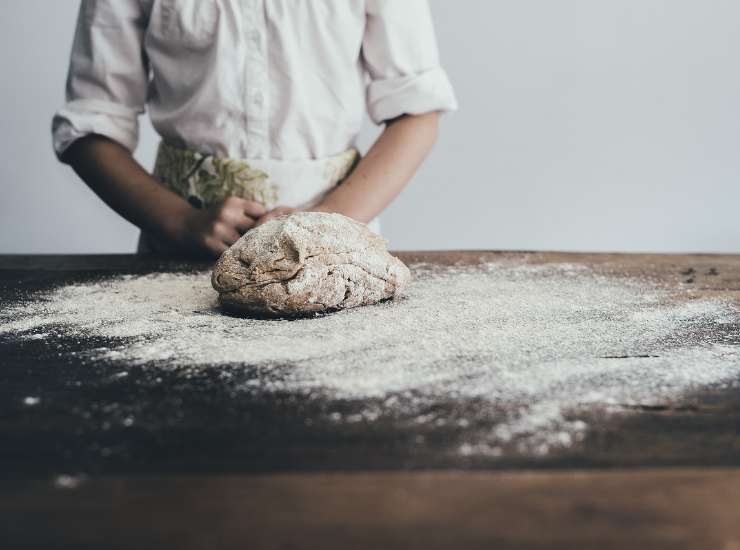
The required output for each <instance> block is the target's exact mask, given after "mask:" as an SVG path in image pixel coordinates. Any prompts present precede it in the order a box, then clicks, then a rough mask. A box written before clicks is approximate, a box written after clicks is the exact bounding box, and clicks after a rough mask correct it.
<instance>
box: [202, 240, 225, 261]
mask: <svg viewBox="0 0 740 550" xmlns="http://www.w3.org/2000/svg"><path fill="white" fill-rule="evenodd" d="M205 246H206V249H207V251H208V254H209V255H210V256H212V257H213V258H220V257H221V254H223V253H224V252H226V251H227V250H228V249H229V247H228V246H227V245H226V243H224V242H223V241H221V240H219V239H216V238H213V237H211V238H208V239H206V241H205Z"/></svg>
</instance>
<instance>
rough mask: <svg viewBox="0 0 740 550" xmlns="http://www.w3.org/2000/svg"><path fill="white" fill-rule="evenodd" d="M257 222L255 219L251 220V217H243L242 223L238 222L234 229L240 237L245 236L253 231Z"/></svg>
mask: <svg viewBox="0 0 740 550" xmlns="http://www.w3.org/2000/svg"><path fill="white" fill-rule="evenodd" d="M256 222H257V220H255V219H254V218H250V217H249V216H243V217H242V219H241V220H240V221H238V222H237V223H236V224H234V227H235V228H236V230H237V231H238V232H239V234H240V235H244V233H246V232H247V231H249V230H250V229H252V228H253V227H254V226H255V223H256Z"/></svg>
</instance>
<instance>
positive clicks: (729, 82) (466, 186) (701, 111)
mask: <svg viewBox="0 0 740 550" xmlns="http://www.w3.org/2000/svg"><path fill="white" fill-rule="evenodd" d="M122 1H123V0H122ZM267 1H269V0H267ZM394 1H403V0H394ZM431 4H432V8H433V11H434V13H435V18H436V24H437V32H438V37H439V43H440V49H441V53H442V58H443V62H444V65H445V67H446V68H447V70H448V72H449V73H450V76H451V78H452V81H453V83H454V85H455V88H456V91H457V94H458V96H459V100H460V104H461V110H460V111H459V112H458V113H456V114H454V115H451V116H448V117H446V118H445V119H444V122H443V127H442V133H441V137H440V140H439V143H438V145H437V147H436V149H435V151H434V153H433V155H432V157H431V158H430V159H429V161H428V163H427V164H426V165H425V166H424V168H423V169H422V170H421V172H420V173H419V174H418V176H417V177H416V178H415V179H414V181H413V182H412V184H411V185H410V187H409V188H408V189H407V191H405V192H404V194H403V195H402V196H401V197H400V199H399V200H398V201H397V202H396V203H395V204H394V205H393V206H392V207H391V208H390V209H389V210H388V211H387V213H386V214H385V215H384V216H383V218H382V219H383V223H384V232H385V234H386V236H387V237H388V238H389V239H390V241H391V245H392V246H393V247H394V248H395V249H469V248H478V249H543V250H544V249H560V250H615V251H616V250H621V251H726V252H735V251H737V250H738V249H740V219H738V216H737V214H736V211H737V206H738V199H740V188H739V187H738V183H739V182H740V179H739V177H738V176H740V155H739V153H740V32H738V21H740V2H738V1H737V0H558V1H557V2H553V1H552V0H455V1H453V0H431ZM77 8H78V1H77V0H23V1H14V2H11V1H5V2H2V4H0V51H1V52H2V53H0V74H2V86H1V87H0V109H1V111H0V112H1V114H2V124H1V126H0V141H1V142H2V143H1V145H2V160H1V161H0V175H1V176H2V180H1V181H2V195H1V198H0V253H15V252H18V253H42V252H43V253H46V252H51V253H72V252H130V251H132V250H133V249H134V243H135V241H136V237H137V234H138V232H137V230H136V228H134V227H132V226H131V225H129V224H128V223H126V222H125V221H123V220H121V219H120V218H119V217H118V216H117V215H116V214H114V213H113V212H112V211H110V210H109V209H108V208H107V207H106V206H105V205H104V204H102V203H101V202H100V201H99V200H98V199H97V198H96V197H95V196H94V195H93V194H92V192H90V191H89V190H88V189H87V188H86V187H85V185H84V184H82V183H81V182H79V181H78V180H77V179H76V177H75V176H74V174H73V173H72V172H71V170H70V169H69V168H67V167H65V166H62V165H60V164H58V163H57V161H56V159H55V157H54V155H53V153H52V149H51V144H50V143H51V139H50V132H49V127H50V121H51V117H52V114H53V112H54V111H55V110H56V109H57V108H58V107H59V106H60V105H61V104H62V102H63V91H64V81H65V75H66V71H67V63H68V55H69V47H70V44H71V40H72V33H73V29H74V22H75V18H76V12H77ZM143 129H144V130H143V135H142V139H141V143H140V146H139V149H138V150H137V153H136V155H137V157H138V158H139V160H141V161H142V162H143V163H144V164H145V165H146V166H151V165H152V161H153V156H154V148H155V145H156V142H157V138H156V136H155V135H154V133H153V131H152V130H151V127H150V126H149V125H148V123H144V124H143ZM374 132H375V130H374V129H373V128H368V130H367V132H366V134H365V135H364V136H363V139H362V142H363V143H365V144H367V143H368V142H369V141H370V140H371V139H372V137H373V135H374Z"/></svg>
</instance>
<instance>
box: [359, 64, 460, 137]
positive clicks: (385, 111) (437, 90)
mask: <svg viewBox="0 0 740 550" xmlns="http://www.w3.org/2000/svg"><path fill="white" fill-rule="evenodd" d="M367 110H368V113H369V114H370V118H371V119H372V120H373V122H375V123H376V124H381V123H383V122H385V121H386V120H391V119H393V118H397V117H399V116H401V115H421V114H425V113H431V112H434V111H442V112H449V111H455V110H457V99H455V92H454V90H453V89H452V84H451V83H450V79H449V78H448V77H447V73H446V72H445V71H444V69H442V68H441V67H435V68H433V69H429V70H426V71H424V72H422V73H419V74H415V75H411V76H399V77H395V78H389V79H383V80H374V81H372V82H371V83H370V85H369V86H368V89H367Z"/></svg>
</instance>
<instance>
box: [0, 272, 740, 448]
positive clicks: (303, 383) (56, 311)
mask: <svg viewBox="0 0 740 550" xmlns="http://www.w3.org/2000/svg"><path fill="white" fill-rule="evenodd" d="M412 271H413V273H414V276H415V281H414V282H413V283H412V285H411V286H410V288H409V291H408V295H407V297H406V298H404V299H402V300H400V301H395V302H388V303H384V304H381V305H378V306H374V307H367V308H361V309H356V310H350V311H345V312H341V313H338V314H334V315H329V316H323V317H317V318H312V319H303V320H295V321H275V320H251V319H243V318H236V317H230V316H225V315H223V314H222V313H221V312H220V311H219V310H218V308H217V306H216V293H215V292H214V291H213V289H212V288H211V286H210V282H209V274H208V273H193V274H154V275H147V276H123V277H116V278H111V279H106V280H102V281H98V282H91V283H79V284H74V285H70V286H66V287H62V288H58V289H55V290H53V291H50V292H47V293H43V294H40V295H35V296H33V297H31V299H29V300H27V301H26V302H24V303H22V304H20V305H17V306H14V307H11V308H8V309H6V310H5V311H4V312H3V313H0V334H2V333H5V334H13V335H17V336H19V337H22V338H29V339H46V338H53V337H54V335H64V336H72V337H76V338H86V337H96V338H103V339H105V340H106V341H107V342H110V344H109V345H107V346H105V347H102V348H97V349H95V350H93V351H90V352H89V355H88V358H89V359H95V360H100V359H105V360H109V361H114V362H121V364H123V365H131V364H136V365H148V366H150V368H163V369H164V368H180V369H183V372H187V371H188V370H190V369H202V368H209V367H212V366H221V367H225V366H228V365H244V364H249V365H254V366H255V367H257V373H258V374H257V375H256V376H255V377H254V379H252V380H250V381H248V382H247V383H245V384H243V386H242V387H241V388H240V390H239V391H241V392H244V395H245V398H249V395H250V394H255V393H289V394H290V393H294V394H296V395H301V396H304V397H306V396H308V397H309V398H312V399H321V400H325V401H327V402H332V401H339V400H350V401H352V400H356V401H367V403H369V404H368V405H367V407H366V408H365V409H364V410H363V411H362V413H360V414H353V415H351V416H346V415H342V414H341V413H339V412H335V413H332V414H330V415H329V418H330V420H331V421H333V422H337V423H344V422H350V423H351V422H369V423H372V422H373V421H375V420H377V419H378V418H380V417H381V416H384V415H389V416H392V417H396V416H398V417H404V418H412V419H413V421H414V422H417V423H419V424H425V425H432V426H444V425H445V424H447V423H452V422H454V423H457V424H458V425H460V426H465V425H469V424H471V423H476V425H479V426H481V428H480V429H479V430H478V431H477V432H476V433H477V435H476V436H475V438H473V439H471V440H470V441H465V442H463V443H462V444H460V446H459V448H458V449H457V452H460V453H462V454H464V455H476V454H487V455H492V456H496V455H498V454H501V453H504V452H505V451H506V450H507V449H509V448H513V449H515V450H517V451H519V452H525V453H534V454H545V453H547V452H548V451H549V450H551V449H552V448H554V447H569V446H571V445H573V444H575V443H576V442H577V441H579V440H581V439H582V438H583V437H584V436H585V434H586V433H587V431H588V425H587V423H586V422H584V420H583V419H582V418H581V416H583V415H582V414H581V413H583V412H584V411H594V410H603V411H605V412H608V411H609V410H610V409H611V408H620V407H625V406H629V405H636V404H639V405H651V404H653V405H656V404H657V405H659V404H664V403H666V402H670V401H672V400H675V399H679V398H681V397H682V396H684V395H686V394H688V393H689V392H693V391H697V390H701V389H703V388H706V387H708V386H714V387H716V386H717V385H719V384H725V385H726V384H734V383H735V381H736V380H738V376H740V353H739V352H738V351H737V348H736V347H734V346H733V345H732V343H734V342H736V341H737V337H738V319H740V314H739V313H738V311H737V309H736V307H735V306H734V305H733V304H732V303H730V302H728V301H722V300H709V299H701V300H699V299H691V296H690V295H689V294H688V293H684V294H685V295H683V296H681V295H678V296H677V295H676V293H677V291H676V289H668V288H661V287H659V286H657V285H655V284H652V283H650V282H649V281H644V280H637V279H627V278H624V277H621V278H620V277H616V276H614V277H612V276H608V275H604V274H599V273H596V272H594V271H591V270H589V269H587V268H585V267H582V266H578V265H571V264H551V265H542V266H537V265H517V264H513V263H507V262H501V263H489V264H483V265H480V266H471V267H455V266H453V267H433V266H430V265H424V264H417V265H414V266H412ZM83 360H84V359H83ZM91 368H92V367H91ZM451 400H459V401H460V402H461V403H462V402H467V401H471V400H477V402H479V403H481V404H482V405H479V406H478V410H480V411H481V413H480V414H481V416H479V417H478V418H466V417H465V416H464V415H462V416H461V415H457V416H455V417H449V416H447V417H445V416H444V415H441V413H434V412H433V411H434V410H435V408H434V403H435V402H441V401H444V402H449V401H451ZM487 410H490V411H497V412H496V414H495V415H494V414H493V413H491V416H490V418H491V419H493V420H490V419H489V420H490V421H488V422H486V421H485V420H486V418H485V417H486V415H487V412H486V411H487ZM430 411H432V412H430ZM466 423H467V424H466Z"/></svg>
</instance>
